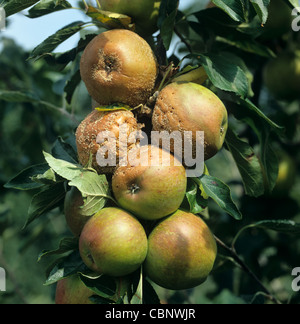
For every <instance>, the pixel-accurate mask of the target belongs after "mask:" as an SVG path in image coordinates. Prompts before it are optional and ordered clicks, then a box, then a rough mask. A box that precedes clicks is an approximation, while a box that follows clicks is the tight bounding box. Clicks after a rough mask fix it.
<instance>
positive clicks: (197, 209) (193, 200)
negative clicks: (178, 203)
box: [184, 178, 207, 214]
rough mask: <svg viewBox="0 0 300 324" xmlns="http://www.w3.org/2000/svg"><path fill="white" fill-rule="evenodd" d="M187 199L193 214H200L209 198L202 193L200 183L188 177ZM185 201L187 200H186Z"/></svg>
mask: <svg viewBox="0 0 300 324" xmlns="http://www.w3.org/2000/svg"><path fill="white" fill-rule="evenodd" d="M185 196H186V201H187V203H188V207H187V208H188V209H189V211H190V212H191V213H193V214H198V213H201V212H202V211H203V209H204V208H205V207H207V200H206V199H205V198H203V197H202V193H201V190H200V187H199V185H198V184H197V183H196V182H194V181H193V180H192V179H190V178H188V184H187V190H186V194H185ZM184 202H185V201H184Z"/></svg>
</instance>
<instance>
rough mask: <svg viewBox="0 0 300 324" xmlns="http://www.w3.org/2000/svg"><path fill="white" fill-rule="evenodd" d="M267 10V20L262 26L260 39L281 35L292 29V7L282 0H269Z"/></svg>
mask: <svg viewBox="0 0 300 324" xmlns="http://www.w3.org/2000/svg"><path fill="white" fill-rule="evenodd" d="M268 12H269V15H268V20H267V22H266V24H265V26H264V31H263V34H262V36H261V38H262V39H273V38H276V37H281V36H282V35H284V34H286V33H288V32H289V31H291V30H292V27H291V24H292V18H293V17H292V9H290V8H289V6H288V5H287V4H286V3H285V1H284V0H271V1H270V5H269V7H268Z"/></svg>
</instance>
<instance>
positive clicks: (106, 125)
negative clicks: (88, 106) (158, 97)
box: [75, 110, 139, 174]
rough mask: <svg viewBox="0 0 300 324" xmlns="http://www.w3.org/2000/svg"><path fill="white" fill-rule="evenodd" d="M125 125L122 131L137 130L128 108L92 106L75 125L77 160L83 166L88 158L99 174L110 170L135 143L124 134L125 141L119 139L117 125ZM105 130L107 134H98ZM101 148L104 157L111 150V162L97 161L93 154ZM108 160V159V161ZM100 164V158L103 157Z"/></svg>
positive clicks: (127, 133) (95, 154) (128, 133)
mask: <svg viewBox="0 0 300 324" xmlns="http://www.w3.org/2000/svg"><path fill="white" fill-rule="evenodd" d="M122 125H124V126H126V129H125V130H126V135H127V136H130V134H134V132H135V131H138V129H139V126H138V123H137V121H136V119H135V117H134V115H133V113H132V112H131V111H126V110H114V111H99V110H93V111H92V112H91V113H90V114H89V115H88V116H87V117H86V118H85V119H84V120H83V121H82V122H81V123H80V125H79V126H78V128H77V130H76V133H75V136H76V146H77V152H78V160H79V163H80V164H81V165H83V166H86V165H87V164H88V162H89V160H90V158H91V162H92V167H93V168H94V169H95V170H96V171H97V172H98V173H100V174H103V173H104V174H108V173H113V172H114V170H115V168H116V166H117V164H118V163H119V158H120V156H121V155H122V154H123V153H124V154H125V152H123V150H127V149H130V148H131V147H132V146H134V145H135V143H133V144H132V143H129V142H128V141H127V137H126V138H124V140H125V143H123V142H122V143H123V144H124V145H123V144H122V143H121V141H123V140H122V136H120V127H121V126H122ZM106 132H109V133H107V135H109V136H108V138H105V137H103V138H102V137H101V134H103V135H105V134H106ZM102 149H103V159H104V158H107V159H108V154H109V153H111V154H114V156H113V158H114V161H112V163H111V164H112V165H100V164H99V163H98V161H99V160H98V159H97V154H98V152H99V150H102ZM108 162H109V161H108ZM103 164H104V160H103Z"/></svg>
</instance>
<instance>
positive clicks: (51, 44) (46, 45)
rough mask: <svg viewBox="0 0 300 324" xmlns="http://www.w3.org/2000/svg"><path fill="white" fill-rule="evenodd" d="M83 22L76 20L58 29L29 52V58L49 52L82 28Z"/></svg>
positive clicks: (37, 57) (39, 56) (38, 56)
mask: <svg viewBox="0 0 300 324" xmlns="http://www.w3.org/2000/svg"><path fill="white" fill-rule="evenodd" d="M84 24H85V23H84V22H82V21H76V22H74V23H72V24H69V25H67V26H65V27H63V28H62V29H60V30H58V31H57V32H56V33H55V34H53V35H51V36H49V37H48V38H47V39H45V40H44V41H43V42H42V43H41V44H40V45H38V46H37V47H36V48H35V49H34V50H33V51H32V52H31V54H30V57H29V59H39V58H41V57H42V56H44V55H46V54H49V53H51V52H52V51H53V50H54V49H55V48H56V47H57V46H58V45H60V44H61V43H63V42H64V41H65V40H67V39H68V38H70V37H71V36H73V35H74V34H76V33H77V32H79V31H80V30H81V29H82V26H83V25H84Z"/></svg>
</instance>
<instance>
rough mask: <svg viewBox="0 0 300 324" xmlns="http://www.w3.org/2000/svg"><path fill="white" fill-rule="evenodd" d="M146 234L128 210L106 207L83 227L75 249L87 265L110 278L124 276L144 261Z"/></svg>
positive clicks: (146, 244)
mask: <svg viewBox="0 0 300 324" xmlns="http://www.w3.org/2000/svg"><path fill="white" fill-rule="evenodd" d="M147 249H148V243H147V236H146V233H145V230H144V228H143V226H142V225H141V224H140V222H139V221H138V220H137V219H136V218H135V217H134V216H132V215H131V214H129V213H128V212H126V211H124V210H122V209H119V208H114V207H108V208H104V209H102V210H100V211H99V212H98V213H96V214H95V215H94V216H93V217H92V218H91V219H90V220H89V221H88V222H87V223H86V225H85V226H84V228H83V230H82V233H81V235H80V239H79V252H80V256H81V258H82V260H83V262H84V263H85V264H86V266H87V267H88V268H90V269H91V270H93V271H94V272H96V273H99V274H106V275H109V276H114V277H121V276H125V275H128V274H130V273H132V272H134V271H135V270H137V269H138V268H139V267H140V266H141V264H142V263H143V261H144V260H145V257H146V254H147Z"/></svg>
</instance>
